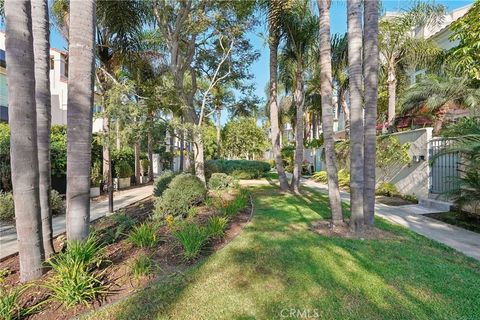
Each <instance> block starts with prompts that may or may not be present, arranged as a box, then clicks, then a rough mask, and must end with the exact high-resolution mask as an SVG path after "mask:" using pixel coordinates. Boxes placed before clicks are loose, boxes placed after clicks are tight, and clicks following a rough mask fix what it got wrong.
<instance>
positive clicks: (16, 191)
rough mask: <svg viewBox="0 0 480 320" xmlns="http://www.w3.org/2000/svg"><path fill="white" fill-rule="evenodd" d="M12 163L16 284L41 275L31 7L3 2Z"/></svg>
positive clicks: (18, 2)
mask: <svg viewBox="0 0 480 320" xmlns="http://www.w3.org/2000/svg"><path fill="white" fill-rule="evenodd" d="M5 16H6V41H5V49H6V53H7V54H6V56H7V65H8V68H7V82H8V86H7V88H8V103H9V121H10V130H11V132H10V157H11V158H10V160H11V168H12V169H11V170H12V186H13V196H14V204H15V220H16V229H17V237H18V251H19V260H20V281H22V282H25V281H28V280H32V279H36V278H39V277H40V276H41V275H42V273H43V265H42V263H43V261H44V250H43V239H42V222H41V212H40V196H39V187H38V184H39V172H38V153H37V152H38V151H37V119H36V110H35V78H34V77H32V74H34V68H35V65H34V51H33V35H32V20H31V18H32V17H31V5H30V2H29V1H17V0H7V1H5Z"/></svg>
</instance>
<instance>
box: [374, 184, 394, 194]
mask: <svg viewBox="0 0 480 320" xmlns="http://www.w3.org/2000/svg"><path fill="white" fill-rule="evenodd" d="M375 194H376V195H378V196H387V197H394V196H397V195H398V191H397V187H395V185H394V184H392V183H387V182H381V183H380V184H379V185H378V186H377V187H376V188H375Z"/></svg>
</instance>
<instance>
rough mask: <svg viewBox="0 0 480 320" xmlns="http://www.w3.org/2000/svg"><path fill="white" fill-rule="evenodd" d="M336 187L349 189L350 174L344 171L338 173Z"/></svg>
mask: <svg viewBox="0 0 480 320" xmlns="http://www.w3.org/2000/svg"><path fill="white" fill-rule="evenodd" d="M338 185H339V186H340V188H345V189H349V188H350V172H348V171H347V170H346V169H342V170H339V171H338Z"/></svg>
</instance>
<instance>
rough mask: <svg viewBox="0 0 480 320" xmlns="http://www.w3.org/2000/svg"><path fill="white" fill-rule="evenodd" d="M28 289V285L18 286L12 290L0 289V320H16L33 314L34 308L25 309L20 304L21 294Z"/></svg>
mask: <svg viewBox="0 0 480 320" xmlns="http://www.w3.org/2000/svg"><path fill="white" fill-rule="evenodd" d="M28 288H29V286H28V285H20V286H17V287H15V288H12V289H7V288H4V287H0V319H2V320H16V319H21V318H24V317H27V316H29V315H31V314H32V313H34V311H35V309H36V308H35V306H33V307H31V308H25V307H24V306H23V305H22V302H21V297H22V294H23V293H24V292H25V291H26V290H27V289H28Z"/></svg>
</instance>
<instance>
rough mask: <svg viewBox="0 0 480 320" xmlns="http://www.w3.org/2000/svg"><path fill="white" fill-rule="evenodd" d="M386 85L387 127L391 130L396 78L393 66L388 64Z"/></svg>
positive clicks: (393, 120)
mask: <svg viewBox="0 0 480 320" xmlns="http://www.w3.org/2000/svg"><path fill="white" fill-rule="evenodd" d="M387 85H388V127H389V128H390V130H392V129H393V126H394V122H395V103H396V99H397V76H396V74H395V64H394V63H393V62H388V65H387Z"/></svg>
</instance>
